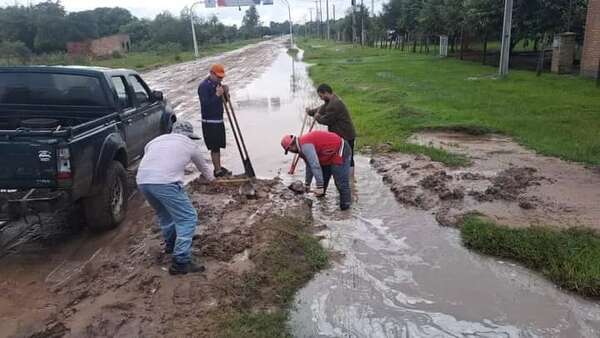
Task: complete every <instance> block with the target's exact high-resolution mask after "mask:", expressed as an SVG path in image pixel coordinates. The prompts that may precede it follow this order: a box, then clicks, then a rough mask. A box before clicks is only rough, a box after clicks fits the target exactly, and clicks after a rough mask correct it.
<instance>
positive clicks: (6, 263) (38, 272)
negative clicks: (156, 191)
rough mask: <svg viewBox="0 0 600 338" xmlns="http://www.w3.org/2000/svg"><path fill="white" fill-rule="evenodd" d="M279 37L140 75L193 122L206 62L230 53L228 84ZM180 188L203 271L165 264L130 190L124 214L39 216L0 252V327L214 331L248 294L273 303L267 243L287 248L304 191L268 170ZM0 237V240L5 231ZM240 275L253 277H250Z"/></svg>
mask: <svg viewBox="0 0 600 338" xmlns="http://www.w3.org/2000/svg"><path fill="white" fill-rule="evenodd" d="M282 47H283V40H277V39H276V40H270V41H265V42H261V43H259V44H255V45H251V46H248V47H245V48H242V49H239V50H236V51H232V52H228V53H224V54H222V55H219V56H215V57H210V58H204V59H200V60H197V61H193V62H188V63H183V64H178V65H173V66H169V67H164V68H160V69H157V70H153V71H151V72H148V73H146V74H144V79H146V81H148V83H149V84H150V85H151V87H152V88H153V89H156V90H163V91H164V92H165V97H167V98H168V100H169V102H170V104H171V105H172V106H173V107H174V109H175V112H176V113H177V115H178V117H179V118H183V119H188V120H190V121H192V122H193V123H194V124H196V125H197V126H198V125H199V123H198V121H199V119H200V114H199V107H198V99H197V94H196V88H197V85H198V82H199V81H200V80H201V79H202V78H204V77H205V76H206V75H207V73H208V68H209V67H210V65H211V64H212V63H215V62H221V63H225V64H226V65H227V77H226V83H228V84H229V85H230V86H231V91H232V94H233V95H235V93H236V91H237V90H238V89H240V88H243V87H244V86H245V85H247V84H248V83H249V82H250V81H252V80H253V79H254V78H256V77H257V76H258V75H259V74H261V72H263V71H264V69H266V67H269V65H270V64H271V63H272V61H273V59H274V58H275V57H276V55H277V53H278V52H279V51H280V50H281V48H282ZM231 156H233V155H231ZM193 176H194V175H190V177H193ZM190 179H191V178H190ZM188 188H189V190H190V192H191V194H192V196H193V197H192V198H193V201H194V204H195V206H196V207H197V209H198V210H199V219H200V221H199V223H200V231H199V233H198V234H197V236H196V238H195V241H194V255H195V256H196V257H198V258H199V259H200V260H201V261H203V262H204V263H205V265H206V267H207V272H206V273H203V274H199V275H188V276H177V277H173V276H170V275H169V274H168V272H167V268H168V266H169V263H170V258H169V257H168V256H166V255H165V254H163V253H162V243H161V239H160V234H159V233H158V229H157V228H156V225H155V223H154V213H153V211H152V210H151V208H150V207H149V206H148V205H147V204H146V203H145V202H144V200H143V198H142V197H141V196H139V194H137V195H134V196H133V198H132V199H131V201H130V205H129V212H128V215H127V218H126V220H125V221H124V222H123V223H122V224H121V225H120V226H119V227H118V228H117V229H115V230H113V231H109V232H106V233H103V234H92V233H89V232H88V231H87V230H86V229H81V228H80V227H79V226H77V225H76V226H72V227H70V226H66V224H67V222H66V219H62V220H61V219H46V218H43V219H41V225H38V226H35V227H32V228H31V229H30V230H27V231H25V233H23V234H21V235H19V236H18V238H20V239H19V240H18V241H16V242H15V241H13V240H12V239H10V246H11V250H9V251H8V252H3V253H1V254H0V276H1V277H2V278H0V337H62V336H67V337H98V336H104V337H108V336H110V337H142V336H143V337H165V336H168V337H183V336H216V335H217V334H216V333H217V332H218V331H219V328H218V327H217V323H218V322H220V321H221V322H222V318H223V316H227V315H229V314H230V313H231V312H232V311H233V310H235V309H239V308H245V309H248V306H250V305H249V304H241V303H240V302H244V301H245V300H247V299H248V297H252V299H253V301H252V304H251V310H261V309H264V308H267V310H268V309H270V307H272V306H273V304H277V300H278V299H279V298H281V295H280V294H279V291H280V290H278V289H277V288H276V287H274V286H273V285H272V284H270V283H272V280H269V278H267V277H264V276H272V275H273V273H266V272H265V271H264V269H268V268H269V267H268V264H264V261H265V260H267V258H268V256H269V252H270V251H269V250H271V249H270V248H269V245H268V244H269V243H279V242H282V243H284V244H285V246H287V247H289V248H291V249H294V245H296V244H297V243H296V244H294V243H292V241H291V240H290V238H293V237H294V236H296V234H295V231H304V230H305V229H307V228H301V229H300V230H298V228H297V227H298V226H301V227H305V226H309V225H310V224H311V222H312V215H311V210H310V204H309V201H308V200H306V199H304V198H303V197H301V196H299V195H295V194H294V193H292V192H291V191H290V190H288V189H287V188H285V187H284V186H283V185H282V183H281V182H279V181H274V180H258V181H256V183H255V189H256V191H255V192H256V194H255V195H254V196H253V198H247V197H246V194H247V193H248V191H247V190H248V189H246V188H248V187H247V186H246V187H244V186H243V185H242V184H239V183H237V184H235V183H226V184H221V185H219V186H218V187H211V186H207V185H203V184H200V183H198V181H193V182H192V183H190V185H189V187H188ZM33 221H35V220H33ZM76 223H77V222H76ZM17 228H18V227H15V229H17ZM290 229H291V230H290ZM15 231H21V230H20V228H19V230H15ZM290 231H291V232H290ZM15 234H16V232H15ZM15 234H11V238H12V235H15ZM5 237H6V236H5ZM296 237H297V236H296ZM1 239H2V238H0V247H2V248H4V247H5V244H8V242H7V243H5V242H2V241H1ZM297 251H298V253H297V254H299V253H301V250H297ZM299 264H302V260H301V259H298V260H297V261H296V265H299ZM248 276H254V277H252V278H255V277H256V276H258V277H256V278H259V277H260V278H259V279H258V282H256V281H253V282H252V283H250V284H252V285H251V286H252V287H251V288H248V285H247V284H248V281H247V279H248V278H249V277H248ZM261 276H263V277H261ZM305 277H306V276H305ZM257 283H258V287H257V286H256V285H255V284H257Z"/></svg>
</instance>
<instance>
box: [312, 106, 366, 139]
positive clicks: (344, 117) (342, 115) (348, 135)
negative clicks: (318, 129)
mask: <svg viewBox="0 0 600 338" xmlns="http://www.w3.org/2000/svg"><path fill="white" fill-rule="evenodd" d="M308 115H310V116H314V117H315V120H317V122H319V123H320V124H324V125H326V126H327V127H328V130H329V131H330V132H332V133H336V134H338V135H339V136H341V137H342V138H344V139H345V140H347V141H351V140H354V139H355V138H356V130H355V129H354V124H352V117H351V116H350V112H348V108H346V105H345V104H344V102H342V100H340V99H339V98H338V97H337V96H336V95H333V96H332V97H331V99H330V100H329V102H325V104H323V105H322V106H321V107H319V108H315V109H311V110H309V112H308Z"/></svg>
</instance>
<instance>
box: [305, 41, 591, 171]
mask: <svg viewBox="0 0 600 338" xmlns="http://www.w3.org/2000/svg"><path fill="white" fill-rule="evenodd" d="M299 45H300V46H301V48H303V49H304V51H305V53H304V58H305V60H306V61H307V62H308V63H312V64H313V66H312V67H311V68H310V76H311V78H312V79H313V81H314V82H315V83H322V82H326V83H329V84H331V85H332V87H333V88H334V90H335V91H336V92H337V93H338V94H339V95H340V96H341V97H342V98H343V100H344V101H345V102H346V104H347V105H348V107H349V109H350V111H351V112H352V114H353V119H354V123H355V125H356V128H357V130H358V134H359V139H358V140H359V143H360V145H361V146H374V145H378V144H382V143H390V144H392V148H394V149H397V150H402V151H405V150H407V151H409V152H422V153H427V152H430V153H431V154H432V156H433V160H436V161H440V162H444V163H446V164H449V165H457V164H464V158H463V159H461V158H460V157H455V155H453V154H448V153H446V152H444V151H434V150H430V148H428V147H419V148H415V147H414V146H412V145H408V143H407V139H408V138H409V137H410V136H411V135H412V134H413V133H415V132H417V131H419V130H423V129H430V128H455V129H461V128H462V129H465V130H478V131H496V132H500V133H503V134H506V135H508V136H511V137H513V138H514V139H515V140H516V141H517V142H519V143H520V144H523V145H525V146H527V147H529V148H531V149H534V150H536V151H537V152H539V153H542V154H545V155H550V156H557V157H560V158H562V159H566V160H572V161H577V162H583V163H587V164H593V165H598V164H600V138H598V135H599V134H600V90H599V89H598V88H596V87H595V84H594V81H592V80H589V79H586V78H581V77H578V76H570V75H561V76H559V75H554V74H545V75H543V76H542V77H536V75H535V73H534V72H528V71H511V73H510V76H508V77H507V78H505V79H498V78H497V77H496V69H495V68H493V67H488V66H482V65H479V64H476V63H473V62H463V61H460V60H457V59H453V58H439V57H436V56H433V55H425V54H413V53H410V52H402V51H399V50H383V49H378V48H353V47H352V45H347V44H336V43H333V42H326V41H322V40H301V41H300V42H299ZM428 149H429V150H428Z"/></svg>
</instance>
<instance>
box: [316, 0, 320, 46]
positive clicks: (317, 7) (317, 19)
mask: <svg viewBox="0 0 600 338" xmlns="http://www.w3.org/2000/svg"><path fill="white" fill-rule="evenodd" d="M315 12H316V13H315V21H316V22H317V37H318V38H320V37H321V23H320V22H319V0H315Z"/></svg>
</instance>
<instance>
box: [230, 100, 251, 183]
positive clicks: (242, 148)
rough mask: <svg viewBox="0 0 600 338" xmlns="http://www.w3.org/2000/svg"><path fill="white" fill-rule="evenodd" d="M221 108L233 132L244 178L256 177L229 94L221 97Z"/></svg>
mask: <svg viewBox="0 0 600 338" xmlns="http://www.w3.org/2000/svg"><path fill="white" fill-rule="evenodd" d="M223 107H224V108H225V112H226V113H227V119H228V120H229V123H231V131H232V132H233V137H234V138H235V143H236V145H237V148H238V150H239V152H240V157H241V158H242V163H243V164H244V172H245V173H246V176H248V177H250V178H254V177H256V174H255V173H254V168H253V167H252V162H250V156H248V149H246V143H245V142H244V138H243V137H242V131H241V130H240V126H239V124H238V121H237V118H236V116H235V112H234V110H233V105H232V104H231V98H230V97H229V93H225V95H223Z"/></svg>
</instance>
